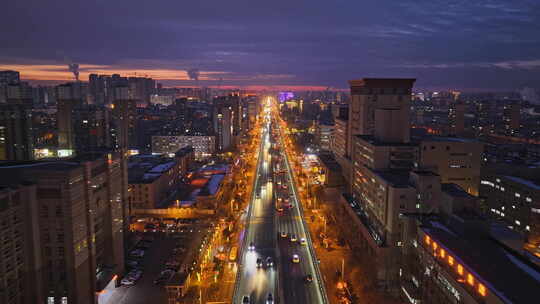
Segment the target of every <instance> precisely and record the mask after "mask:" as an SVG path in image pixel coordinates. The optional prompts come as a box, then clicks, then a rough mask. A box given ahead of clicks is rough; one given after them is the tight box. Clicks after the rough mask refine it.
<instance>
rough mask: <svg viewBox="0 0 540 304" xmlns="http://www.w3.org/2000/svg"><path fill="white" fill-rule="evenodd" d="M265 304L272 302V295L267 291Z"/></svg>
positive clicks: (271, 303) (272, 303)
mask: <svg viewBox="0 0 540 304" xmlns="http://www.w3.org/2000/svg"><path fill="white" fill-rule="evenodd" d="M266 304H274V297H273V296H272V294H271V293H269V294H268V296H267V297H266Z"/></svg>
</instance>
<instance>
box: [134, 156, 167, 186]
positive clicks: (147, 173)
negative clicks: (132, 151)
mask: <svg viewBox="0 0 540 304" xmlns="http://www.w3.org/2000/svg"><path fill="white" fill-rule="evenodd" d="M175 165H176V161H175V160H174V159H172V158H168V157H164V156H161V155H135V156H132V157H130V158H129V162H128V182H129V183H130V184H147V183H152V182H154V181H155V180H156V179H158V178H159V177H160V176H161V175H163V174H164V173H166V172H167V171H168V170H170V169H171V168H173V167H174V166H175Z"/></svg>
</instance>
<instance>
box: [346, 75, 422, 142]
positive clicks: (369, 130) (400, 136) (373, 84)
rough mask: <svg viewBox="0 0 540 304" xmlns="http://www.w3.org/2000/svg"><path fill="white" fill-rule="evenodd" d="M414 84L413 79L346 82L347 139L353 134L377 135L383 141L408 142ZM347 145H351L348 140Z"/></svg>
mask: <svg viewBox="0 0 540 304" xmlns="http://www.w3.org/2000/svg"><path fill="white" fill-rule="evenodd" d="M414 82H415V79H381V78H363V79H360V80H351V81H349V84H350V85H351V102H350V105H349V138H351V137H352V136H354V135H377V137H378V138H379V139H380V140H384V141H387V142H408V141H409V133H410V129H409V112H410V101H411V89H412V86H413V84H414ZM405 126H407V127H405ZM349 142H350V143H352V140H349Z"/></svg>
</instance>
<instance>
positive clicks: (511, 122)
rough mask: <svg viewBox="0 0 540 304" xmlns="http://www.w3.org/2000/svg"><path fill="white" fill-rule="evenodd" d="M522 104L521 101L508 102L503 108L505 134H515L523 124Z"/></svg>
mask: <svg viewBox="0 0 540 304" xmlns="http://www.w3.org/2000/svg"><path fill="white" fill-rule="evenodd" d="M520 111H521V105H520V104H519V103H516V102H514V103H511V104H507V105H505V106H504V108H503V117H502V120H503V128H504V132H505V135H510V136H512V135H514V134H515V133H516V132H518V131H519V128H520V124H521V119H520V118H521V113H520Z"/></svg>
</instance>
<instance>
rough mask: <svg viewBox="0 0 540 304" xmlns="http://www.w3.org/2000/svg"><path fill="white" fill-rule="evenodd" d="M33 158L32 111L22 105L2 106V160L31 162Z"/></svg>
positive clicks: (0, 117)
mask: <svg viewBox="0 0 540 304" xmlns="http://www.w3.org/2000/svg"><path fill="white" fill-rule="evenodd" d="M33 156H34V140H33V136H32V110H31V109H30V107H29V106H28V105H25V104H20V103H15V104H11V103H8V104H0V160H31V159H33Z"/></svg>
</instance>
